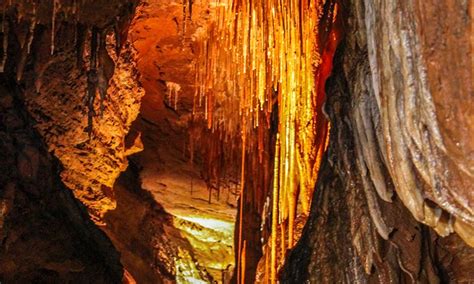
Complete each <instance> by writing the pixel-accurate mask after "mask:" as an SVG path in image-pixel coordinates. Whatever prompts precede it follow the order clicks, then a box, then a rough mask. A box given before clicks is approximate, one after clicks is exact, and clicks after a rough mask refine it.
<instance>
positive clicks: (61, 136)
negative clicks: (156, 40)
mask: <svg viewBox="0 0 474 284" xmlns="http://www.w3.org/2000/svg"><path fill="white" fill-rule="evenodd" d="M53 2H54V3H53ZM53 2H44V3H39V2H38V3H37V2H36V1H21V0H18V1H10V2H9V4H8V5H5V6H3V7H2V15H3V16H2V33H1V36H2V40H4V41H5V42H6V45H4V46H3V48H2V51H3V52H4V54H3V58H2V59H4V60H5V64H4V66H3V67H4V73H5V74H6V75H7V76H10V78H12V80H16V81H17V82H18V84H19V85H20V87H21V90H22V93H23V99H24V100H25V102H26V106H27V107H28V110H29V112H30V114H31V116H32V117H33V118H34V119H35V121H36V125H35V128H36V129H37V130H38V132H39V133H40V134H41V136H42V137H43V138H44V141H45V142H46V145H47V146H48V150H49V151H51V152H52V153H54V155H55V156H56V157H57V158H58V159H59V160H60V162H61V164H62V165H63V166H64V168H63V170H62V172H61V178H62V180H63V182H64V183H65V184H66V185H67V186H68V187H69V188H70V189H71V190H72V191H73V193H74V195H75V197H76V198H78V199H79V200H81V202H83V203H84V204H85V205H86V206H87V208H88V209H89V212H90V213H91V216H93V217H94V219H95V221H97V222H99V223H100V222H101V220H100V219H101V217H102V216H103V214H104V213H105V212H106V211H108V210H111V209H113V208H115V205H116V204H115V200H114V194H113V184H114V182H115V180H116V179H117V178H118V176H119V174H120V172H121V171H123V170H125V169H126V167H127V156H128V155H130V154H133V153H135V152H137V151H140V150H141V149H140V148H141V145H140V143H139V140H136V139H133V140H132V141H126V140H125V137H126V135H127V133H128V131H129V127H130V125H131V123H132V121H133V120H135V118H136V116H137V115H138V112H139V108H140V99H141V97H142V96H143V94H144V91H143V89H142V88H141V87H140V85H139V83H138V79H137V78H138V71H137V70H136V68H135V58H134V56H135V52H134V49H133V47H132V46H131V45H130V44H129V42H127V33H128V26H129V24H130V21H131V20H132V18H133V15H134V9H135V6H136V4H137V2H138V1H125V0H123V1H119V0H117V1H113V2H110V1H82V2H76V1H68V2H64V3H61V2H57V1H53ZM96 90H97V95H96V94H95V92H96ZM92 93H94V96H91V95H90V94H92ZM134 138H136V137H134Z"/></svg>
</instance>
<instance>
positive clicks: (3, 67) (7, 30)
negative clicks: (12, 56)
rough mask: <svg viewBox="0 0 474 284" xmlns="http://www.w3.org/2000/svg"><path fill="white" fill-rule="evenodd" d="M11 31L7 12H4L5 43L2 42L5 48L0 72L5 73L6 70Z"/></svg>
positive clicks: (3, 36) (0, 62) (3, 32)
mask: <svg viewBox="0 0 474 284" xmlns="http://www.w3.org/2000/svg"><path fill="white" fill-rule="evenodd" d="M9 32H10V26H9V24H8V21H7V19H6V16H5V13H4V14H3V19H2V38H3V44H2V47H3V48H2V49H3V54H2V59H1V61H0V72H1V73H3V72H4V71H5V64H6V62H7V57H8V33H9Z"/></svg>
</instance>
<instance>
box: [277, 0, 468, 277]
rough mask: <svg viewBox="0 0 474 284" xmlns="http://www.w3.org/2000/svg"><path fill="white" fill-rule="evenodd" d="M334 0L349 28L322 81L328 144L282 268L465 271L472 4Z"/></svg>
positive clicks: (334, 272)
mask: <svg viewBox="0 0 474 284" xmlns="http://www.w3.org/2000/svg"><path fill="white" fill-rule="evenodd" d="M425 3H426V4H425ZM341 7H342V9H343V11H344V12H345V14H346V15H345V19H346V26H345V32H346V38H345V40H344V41H343V43H342V44H341V46H340V47H339V48H338V50H337V54H336V59H335V62H334V70H333V76H332V77H331V78H330V79H329V81H328V83H327V85H326V89H327V94H328V97H327V101H326V106H325V108H326V113H327V114H328V116H329V118H330V120H331V137H330V146H329V148H328V152H327V154H326V157H325V158H324V162H323V165H322V167H321V171H320V176H319V180H318V183H317V187H316V194H315V196H314V199H313V205H312V211H311V216H310V219H309V221H308V224H307V225H306V227H305V229H304V232H303V237H302V239H301V240H300V242H299V243H298V245H297V246H296V247H295V248H294V249H293V251H292V252H291V253H290V256H289V258H288V259H287V263H286V266H285V268H284V269H283V271H282V274H281V280H282V282H283V283H303V282H305V281H310V282H311V283H321V282H322V283H327V282H338V283H340V282H346V283H354V282H357V283H366V282H384V283H385V282H396V283H398V282H412V283H414V282H428V283H439V282H456V283H462V282H464V283H466V282H470V281H472V280H473V279H474V274H473V272H472V269H469V268H467V267H472V265H473V264H474V249H473V248H472V247H470V246H469V245H468V244H470V245H472V236H473V234H472V222H471V219H472V217H473V214H472V212H471V211H470V210H472V208H473V206H472V202H473V195H472V193H473V191H472V184H473V183H472V166H470V165H471V163H472V157H471V156H470V155H471V154H472V141H473V139H472V137H471V136H472V135H471V133H472V131H469V130H468V129H472V125H473V124H472V122H473V121H472V113H473V112H472V104H470V103H468V102H470V101H471V99H472V69H470V68H471V66H470V64H468V63H466V62H465V58H466V54H467V56H471V55H469V54H470V52H471V51H470V46H471V45H472V43H470V38H469V35H470V33H469V31H470V20H469V18H470V17H471V19H472V15H471V16H469V4H468V3H467V2H457V3H453V2H450V1H429V4H428V3H427V2H423V3H420V2H416V1H401V2H400V1H399V2H393V3H392V2H390V3H388V2H386V3H385V2H384V3H382V2H377V1H376V2H373V1H342V2H341ZM448 13H449V17H448V16H447V15H448ZM471 14H472V13H471ZM443 15H445V16H443ZM471 21H472V20H471ZM448 62H449V63H448ZM469 78H471V79H469ZM422 223H424V224H426V225H428V226H430V227H428V226H425V225H423V224H422ZM432 228H433V229H432ZM435 231H436V232H435ZM453 232H456V233H457V234H454V233H453ZM450 233H453V234H450ZM295 281H296V282H295Z"/></svg>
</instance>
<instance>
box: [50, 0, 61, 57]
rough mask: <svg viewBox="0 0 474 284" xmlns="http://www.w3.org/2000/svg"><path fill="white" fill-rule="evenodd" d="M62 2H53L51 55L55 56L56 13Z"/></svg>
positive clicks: (54, 0)
mask: <svg viewBox="0 0 474 284" xmlns="http://www.w3.org/2000/svg"><path fill="white" fill-rule="evenodd" d="M60 5H61V4H60V2H59V1H58V0H53V12H52V15H51V55H53V54H54V43H55V36H56V13H57V11H58V9H59V8H60Z"/></svg>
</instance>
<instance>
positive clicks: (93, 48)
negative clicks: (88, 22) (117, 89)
mask: <svg viewBox="0 0 474 284" xmlns="http://www.w3.org/2000/svg"><path fill="white" fill-rule="evenodd" d="M98 34H99V33H98V30H97V28H96V27H94V28H92V32H91V44H90V66H89V71H87V107H88V109H89V111H88V114H87V132H88V134H89V138H90V137H91V136H92V124H93V118H94V116H95V110H94V102H95V97H96V93H97V84H98V82H99V79H98V74H97V45H98V42H97V40H98V39H97V37H98Z"/></svg>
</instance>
